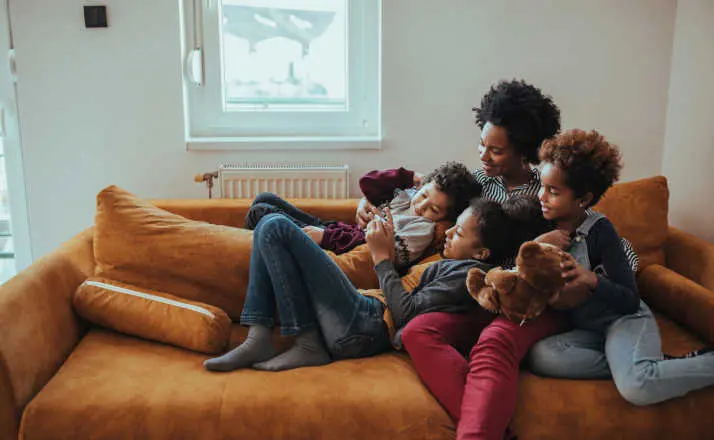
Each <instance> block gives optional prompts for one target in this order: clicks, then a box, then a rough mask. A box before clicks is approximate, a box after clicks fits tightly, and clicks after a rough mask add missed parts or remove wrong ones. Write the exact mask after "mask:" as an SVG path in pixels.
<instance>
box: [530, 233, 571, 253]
mask: <svg viewBox="0 0 714 440" xmlns="http://www.w3.org/2000/svg"><path fill="white" fill-rule="evenodd" d="M533 241H537V242H538V243H545V244H550V245H553V246H555V247H557V248H559V249H562V250H567V249H568V248H569V247H570V234H568V233H567V232H566V231H563V230H562V229H555V230H552V231H550V232H546V233H545V234H543V235H540V236H538V237H536V238H535V240H533Z"/></svg>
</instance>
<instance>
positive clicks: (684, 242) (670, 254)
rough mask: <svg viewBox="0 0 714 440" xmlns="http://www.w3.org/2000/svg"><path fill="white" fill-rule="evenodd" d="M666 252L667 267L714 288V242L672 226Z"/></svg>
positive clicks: (710, 288) (665, 246)
mask: <svg viewBox="0 0 714 440" xmlns="http://www.w3.org/2000/svg"><path fill="white" fill-rule="evenodd" d="M664 254H665V261H666V264H667V267H669V268H670V269H672V270H673V271H675V272H677V273H678V274H680V275H683V276H685V277H687V278H689V279H690V280H692V281H694V282H696V283H698V284H701V285H702V286H704V287H706V288H707V289H709V290H714V244H712V243H709V242H707V241H705V240H702V239H701V238H699V237H697V236H695V235H692V234H689V233H687V232H683V231H680V230H679V229H677V228H672V227H670V228H669V234H668V236H667V240H666V241H665V243H664Z"/></svg>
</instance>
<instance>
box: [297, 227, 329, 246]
mask: <svg viewBox="0 0 714 440" xmlns="http://www.w3.org/2000/svg"><path fill="white" fill-rule="evenodd" d="M302 230H303V232H305V233H306V234H307V235H308V237H310V238H311V239H312V241H314V242H315V243H316V244H317V245H318V246H319V245H320V243H322V237H323V236H324V235H325V230H324V229H322V228H318V227H317V226H305V227H304V228H302Z"/></svg>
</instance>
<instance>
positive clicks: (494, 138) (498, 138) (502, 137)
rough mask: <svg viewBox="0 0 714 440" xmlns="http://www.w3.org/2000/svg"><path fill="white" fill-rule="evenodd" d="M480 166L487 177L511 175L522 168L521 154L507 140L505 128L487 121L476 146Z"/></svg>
mask: <svg viewBox="0 0 714 440" xmlns="http://www.w3.org/2000/svg"><path fill="white" fill-rule="evenodd" d="M478 150H479V154H480V158H481V167H482V168H483V171H484V173H486V175H487V176H489V177H496V176H503V175H506V176H508V175H511V174H513V173H514V171H516V170H518V169H520V168H523V156H522V155H521V154H518V152H516V150H515V148H513V147H512V146H511V145H510V143H509V142H508V133H507V132H506V129H505V128H503V127H501V126H498V125H493V124H492V123H490V122H487V123H486V125H484V126H483V130H481V143H480V144H479V147H478Z"/></svg>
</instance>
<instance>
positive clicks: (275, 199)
mask: <svg viewBox="0 0 714 440" xmlns="http://www.w3.org/2000/svg"><path fill="white" fill-rule="evenodd" d="M268 214H283V215H285V216H287V218H289V219H290V220H292V222H293V223H295V224H296V225H298V226H299V227H301V228H302V227H305V226H319V227H324V226H325V223H324V222H323V221H322V220H320V219H319V218H318V217H315V216H314V215H312V214H308V213H307V212H305V211H303V210H301V209H300V208H298V207H296V206H293V205H291V204H290V203H288V202H286V201H285V200H283V199H282V198H280V196H278V195H277V194H273V193H269V192H263V193H260V194H258V195H257V196H256V197H255V199H254V200H253V203H252V204H251V205H250V209H249V210H248V214H247V215H246V216H245V223H244V228H245V229H255V228H256V227H257V226H258V223H259V222H260V220H261V219H262V218H263V217H265V216H266V215H268Z"/></svg>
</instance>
